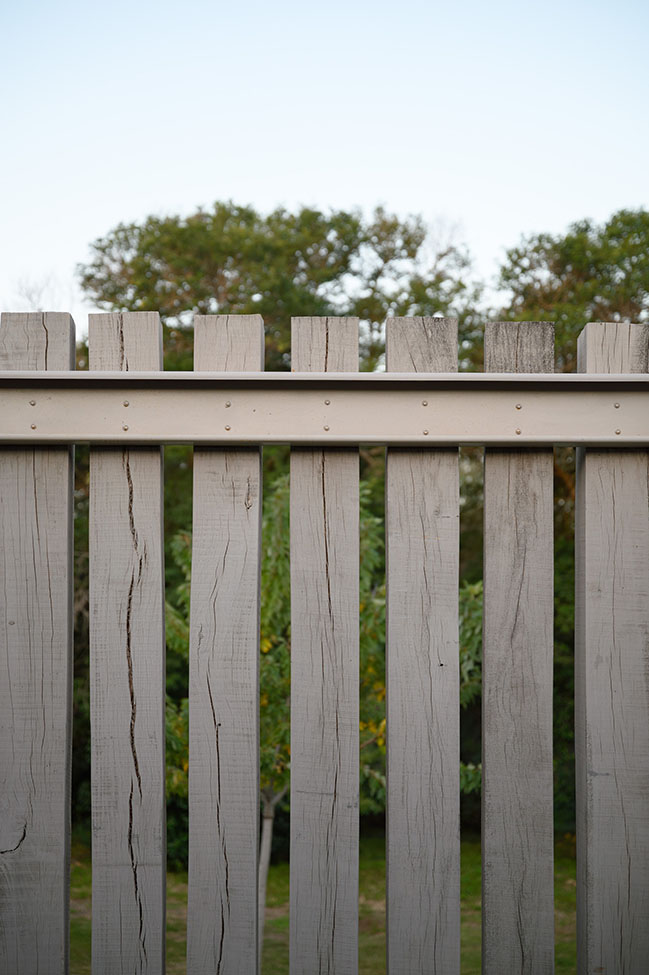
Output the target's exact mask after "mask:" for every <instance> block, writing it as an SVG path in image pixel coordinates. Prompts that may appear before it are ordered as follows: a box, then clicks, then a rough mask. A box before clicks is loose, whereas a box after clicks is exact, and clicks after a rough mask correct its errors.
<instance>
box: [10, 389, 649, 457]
mask: <svg viewBox="0 0 649 975" xmlns="http://www.w3.org/2000/svg"><path fill="white" fill-rule="evenodd" d="M0 443H3V444H38V443H43V444H71V443H90V444H104V445H109V444H121V445H129V444H130V445H145V444H170V443H195V444H215V445H223V444H277V443H282V444H294V445H307V444H313V445H325V444H326V445H329V446H332V445H341V446H344V445H348V446H351V445H354V444H359V443H366V444H373V443H375V444H386V445H390V446H395V445H417V444H419V445H422V446H424V445H428V446H430V445H447V446H448V445H450V444H453V445H455V444H461V445H468V444H476V445H480V444H484V445H492V446H522V445H539V444H543V445H548V446H549V445H553V444H557V445H559V444H564V445H589V446H601V447H620V446H627V447H638V446H645V445H649V377H648V376H646V375H640V374H633V375H594V374H581V375H568V374H564V373H561V374H533V375H523V374H510V373H484V374H483V373H442V374H438V373H435V374H423V373H414V374H413V373H407V374H401V373H288V372H286V373H285V372H281V373H277V372H274V373H273V372H247V373H210V372H157V373H156V372H147V373H143V372H140V373H138V372H127V373H124V372H18V371H15V372H0Z"/></svg>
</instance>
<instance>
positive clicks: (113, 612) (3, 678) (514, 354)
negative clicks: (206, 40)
mask: <svg viewBox="0 0 649 975" xmlns="http://www.w3.org/2000/svg"><path fill="white" fill-rule="evenodd" d="M161 336H162V330H161V325H160V321H159V317H158V316H157V314H153V313H137V314H135V313H128V314H126V313H125V314H106V315H96V316H91V320H90V330H89V349H90V368H91V371H90V373H84V374H81V373H75V372H74V371H73V370H74V357H73V351H74V342H73V339H74V326H73V323H72V321H71V319H70V317H69V316H68V315H62V314H40V313H39V314H11V315H3V317H2V323H1V326H0V539H1V543H2V558H1V559H0V593H1V595H0V735H1V737H0V973H1V975H32V973H40V975H62V973H67V972H68V971H69V962H68V954H69V952H68V927H69V919H68V903H69V888H68V876H69V857H70V850H69V832H70V756H71V707H72V700H71V690H72V489H73V473H72V472H73V464H72V448H73V444H74V443H75V442H84V441H85V442H89V443H90V445H91V508H90V569H91V577H90V578H91V592H90V610H91V694H92V696H91V713H92V836H93V851H92V855H93V899H92V911H93V915H92V939H93V941H92V966H93V972H95V973H103V975H118V973H132V972H141V973H149V975H162V973H163V972H164V970H165V948H164V944H165V847H166V828H165V804H164V782H165V776H164V704H165V694H164V683H165V639H164V566H163V532H162V502H161V496H162V495H161V479H162V465H161V450H160V445H161V444H162V443H165V442H189V443H194V444H196V447H195V451H194V508H193V510H194V516H193V517H194V531H193V537H194V550H193V573H192V605H191V627H190V664H189V682H190V692H189V693H190V767H189V776H190V778H189V782H190V794H189V795H190V798H189V817H190V839H189V844H190V845H189V904H188V931H187V959H188V969H187V970H188V973H189V975H208V973H210V975H214V973H218V975H255V973H256V971H257V966H258V933H259V919H258V905H257V871H258V852H257V841H258V825H259V793H258V776H259V772H258V768H259V741H258V738H259V720H258V707H259V677H258V674H259V670H258V628H259V607H260V591H259V578H260V557H261V552H260V526H261V497H262V484H261V451H260V447H261V446H262V445H263V444H264V443H271V442H285V443H289V444H291V447H292V452H291V590H292V598H291V614H292V691H291V762H292V769H291V865H290V882H291V898H290V910H291V918H290V970H291V973H292V975H315V973H318V972H330V973H337V975H355V973H357V972H358V766H359V757H358V748H359V713H358V680H359V673H358V653H359V650H358V598H359V597H358V565H359V538H358V533H359V520H358V468H359V460H358V445H359V443H361V442H383V443H385V444H387V446H388V450H387V460H386V542H387V568H386V575H387V624H386V626H387V649H386V687H387V763H388V788H387V797H388V798H387V801H388V820H387V971H388V973H389V975H432V973H435V975H454V973H455V975H458V973H459V970H460V897H459V877H460V841H459V840H460V837H459V737H460V734H459V669H458V613H457V586H458V564H459V504H460V499H459V473H458V445H461V444H466V443H474V444H475V443H478V444H483V445H484V446H485V448H486V449H485V475H484V494H485V516H484V566H485V568H484V577H485V602H484V648H483V649H484V661H483V799H482V803H483V805H482V810H483V829H482V833H483V972H484V973H485V975H509V973H519V972H520V973H525V975H547V973H551V972H552V971H553V970H554V908H553V827H552V808H553V806H552V787H553V786H552V661H553V639H552V617H553V598H554V597H553V538H552V533H553V527H552V526H553V488H552V478H553V455H552V444H553V443H563V444H572V445H575V446H577V448H578V467H577V497H576V504H577V541H576V573H577V590H576V597H577V609H576V613H577V618H576V651H575V667H576V670H575V683H576V729H575V734H576V750H577V851H578V865H577V866H578V889H577V904H578V908H577V925H578V970H579V973H580V975H595V973H605V975H613V973H625V975H641V973H642V975H645V973H646V972H647V971H648V970H649V409H648V406H649V380H648V379H647V377H646V374H647V373H648V372H649V326H648V325H628V324H626V323H608V324H590V325H587V326H586V328H585V330H584V332H583V333H582V336H581V338H580V341H579V371H580V373H583V375H581V376H578V377H572V378H571V377H566V376H554V374H553V368H554V361H553V356H554V353H553V329H552V326H551V325H550V324H548V323H539V322H537V323H494V324H490V325H488V326H487V329H486V336H485V364H486V373H485V375H478V376H475V375H474V376H473V378H471V377H470V376H467V375H462V374H458V373H457V367H458V343H457V324H456V322H454V321H453V320H449V319H441V318H427V319H422V318H401V319H392V320H390V321H388V323H387V327H386V345H387V370H388V371H387V373H386V374H385V375H383V376H375V377H369V376H367V375H362V376H354V373H355V372H356V371H357V369H358V322H357V321H356V320H355V319H341V318H329V319H324V318H322V319H318V318H305V319H296V320H295V321H294V324H293V369H294V374H293V375H282V374H273V375H270V374H267V375H265V376H264V375H263V374H262V369H263V322H262V321H261V319H260V318H259V316H228V317H220V316H199V317H198V318H197V319H196V322H195V372H194V373H184V374H182V375H181V374H175V375H171V374H160V370H161V368H162V355H161ZM40 371H42V374H41V372H40ZM45 371H47V372H45ZM95 373H96V374H95ZM147 373H150V375H149V376H147ZM50 374H51V375H50ZM506 374H512V375H506ZM535 374H539V375H538V376H537V375H535ZM604 374H610V376H606V375H604ZM642 374H644V375H642Z"/></svg>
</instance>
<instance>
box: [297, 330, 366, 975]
mask: <svg viewBox="0 0 649 975" xmlns="http://www.w3.org/2000/svg"><path fill="white" fill-rule="evenodd" d="M292 368H293V370H299V371H305V372H309V371H315V372H353V371H355V370H356V369H357V368H358V321H357V319H349V318H348V319H345V318H298V319H293V329H292ZM326 411H327V405H326V404H325V403H324V401H323V424H326V422H327V420H326ZM358 478H359V460H358V451H357V450H355V449H348V450H312V449H294V450H292V451H291V865H290V887H291V892H290V910H291V917H290V971H291V975H314V973H316V972H332V973H333V972H336V973H339V975H354V973H355V972H357V971H358V762H359V755H358V746H359V738H358V736H359V728H358V721H359V706H358V695H359V684H358V675H359V665H358V653H359V644H358V608H359V595H358V573H359V537H358V531H359V522H358V504H359V500H358V495H359V486H358Z"/></svg>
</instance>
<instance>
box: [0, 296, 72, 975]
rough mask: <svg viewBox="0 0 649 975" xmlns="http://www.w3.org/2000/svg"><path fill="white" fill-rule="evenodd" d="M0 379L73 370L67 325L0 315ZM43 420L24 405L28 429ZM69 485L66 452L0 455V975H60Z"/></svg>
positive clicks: (64, 924) (65, 852) (54, 319)
mask: <svg viewBox="0 0 649 975" xmlns="http://www.w3.org/2000/svg"><path fill="white" fill-rule="evenodd" d="M0 369H11V370H15V369H39V370H40V369H60V370H66V369H74V323H73V321H72V319H71V318H70V316H69V315H67V314H57V313H32V314H3V315H2V320H1V322H0ZM43 409H45V410H46V409H47V405H46V403H42V404H41V403H39V402H38V399H36V400H35V401H34V404H33V419H34V423H35V424H36V427H38V417H39V414H41V413H42V410H43ZM30 432H31V431H30ZM25 439H27V437H26V438H25ZM72 486H73V471H72V450H70V449H69V448H67V447H63V448H61V447H58V448H56V447H54V448H47V449H45V448H42V447H36V448H32V449H28V450H25V449H13V448H12V449H5V448H3V449H2V450H1V451H0V547H1V550H2V557H0V592H2V593H3V596H4V599H3V602H2V605H1V606H0V634H1V636H0V673H1V674H2V678H1V679H0V901H1V904H0V971H2V972H7V973H9V972H11V973H12V975H31V973H32V972H36V971H38V972H40V973H41V975H63V973H66V972H67V971H68V928H69V875H70V746H71V724H72V712H71V708H72V693H71V692H72V631H73V625H72Z"/></svg>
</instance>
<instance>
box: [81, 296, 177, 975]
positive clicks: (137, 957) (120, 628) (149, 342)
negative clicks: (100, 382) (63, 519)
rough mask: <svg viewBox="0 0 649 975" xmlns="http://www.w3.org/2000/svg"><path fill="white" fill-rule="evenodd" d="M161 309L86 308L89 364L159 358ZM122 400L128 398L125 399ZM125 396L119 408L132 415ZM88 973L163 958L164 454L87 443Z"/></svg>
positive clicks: (148, 964) (132, 968)
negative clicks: (98, 310)
mask: <svg viewBox="0 0 649 975" xmlns="http://www.w3.org/2000/svg"><path fill="white" fill-rule="evenodd" d="M161 337H162V335H161V327H160V320H159V316H158V314H157V313H152V312H151V313H150V312H140V313H128V314H126V313H125V314H107V315H91V316H90V328H89V355H90V368H91V369H113V370H123V371H128V370H149V369H161V368H162V347H161ZM125 402H128V401H125ZM128 416H129V407H127V406H125V407H124V422H125V423H128ZM89 548H90V707H91V762H92V766H91V771H92V866H93V872H92V970H93V975H118V973H124V975H126V973H128V975H132V973H145V972H146V973H150V975H159V973H161V972H164V965H165V947H164V944H165V866H166V864H165V861H166V828H165V757H164V703H165V634H164V566H163V559H164V554H163V545H162V454H161V451H160V449H159V448H153V449H150V448H141V447H133V448H129V449H126V450H123V449H120V448H110V447H107V448H105V449H104V448H102V449H94V450H92V451H91V453H90V526H89Z"/></svg>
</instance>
